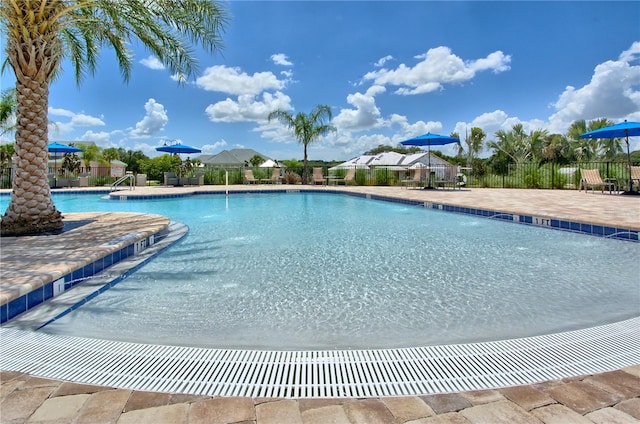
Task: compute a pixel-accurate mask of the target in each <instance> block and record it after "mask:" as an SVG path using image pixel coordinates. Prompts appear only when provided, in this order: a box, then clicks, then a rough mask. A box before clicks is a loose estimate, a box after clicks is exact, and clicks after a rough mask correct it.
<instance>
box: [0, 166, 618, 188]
mask: <svg viewBox="0 0 640 424" xmlns="http://www.w3.org/2000/svg"><path fill="white" fill-rule="evenodd" d="M581 168H584V169H598V170H599V171H600V175H601V176H602V178H603V179H610V180H614V181H616V182H617V183H618V185H619V186H620V187H624V186H626V184H627V182H628V181H629V167H628V164H627V163H626V162H580V163H573V164H569V165H560V164H554V163H547V164H543V165H539V164H536V163H521V164H510V165H509V166H508V167H507V168H506V169H504V170H502V171H501V172H496V171H495V170H491V169H489V168H484V169H467V168H461V169H460V173H461V174H463V175H464V179H465V185H466V186H467V187H487V188H490V187H493V188H527V189H578V188H579V186H580V169H581ZM109 169H110V168H109V167H104V169H102V168H98V169H91V172H89V173H78V174H68V173H65V174H60V173H58V174H59V175H56V179H57V180H63V181H64V182H65V183H68V186H70V187H77V186H80V185H83V186H84V185H88V186H89V187H99V186H109V185H111V184H112V183H113V182H114V181H116V179H117V178H118V177H112V176H111V175H110V172H109ZM244 171H245V168H243V167H233V168H198V169H197V170H196V172H198V173H204V184H205V185H224V184H226V183H227V182H228V183H229V184H243V183H244V182H245V179H244ZM346 172H347V170H346V169H340V170H335V171H330V170H328V169H323V173H324V175H326V176H329V175H331V176H335V177H344V175H345V174H346ZM253 173H254V177H255V178H256V179H262V180H266V179H269V177H271V173H272V170H271V169H269V168H253ZM12 175H13V174H12V169H11V168H0V188H4V189H6V188H11V178H12ZM301 175H302V168H287V169H286V170H284V171H283V175H282V176H283V179H282V181H283V183H285V184H298V183H300V181H301V178H300V177H301ZM409 176H410V171H409V170H400V169H394V168H392V167H391V168H375V169H357V170H356V178H355V183H356V184H357V185H368V186H399V185H401V184H402V180H404V179H407V178H409ZM52 178H53V177H52V176H50V179H52ZM310 178H311V169H309V179H310ZM81 181H82V184H81ZM146 181H147V185H162V184H163V181H162V178H161V177H159V178H154V177H153V176H147V178H146ZM58 186H60V184H58Z"/></svg>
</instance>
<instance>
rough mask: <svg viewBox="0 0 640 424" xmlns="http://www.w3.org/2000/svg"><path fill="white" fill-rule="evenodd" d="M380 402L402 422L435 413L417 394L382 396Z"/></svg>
mask: <svg viewBox="0 0 640 424" xmlns="http://www.w3.org/2000/svg"><path fill="white" fill-rule="evenodd" d="M382 402H384V404H385V405H386V407H387V408H388V409H389V411H391V413H392V414H393V416H394V417H396V419H397V420H398V421H399V422H402V423H403V422H405V421H411V420H416V419H418V418H425V417H430V416H432V415H435V412H433V409H431V407H430V406H428V405H427V404H426V403H424V401H423V400H422V399H420V398H419V397H417V396H411V397H390V398H382Z"/></svg>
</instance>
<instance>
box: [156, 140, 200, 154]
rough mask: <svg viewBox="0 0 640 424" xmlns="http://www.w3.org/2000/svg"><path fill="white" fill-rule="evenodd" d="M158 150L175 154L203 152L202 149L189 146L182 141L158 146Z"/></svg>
mask: <svg viewBox="0 0 640 424" xmlns="http://www.w3.org/2000/svg"><path fill="white" fill-rule="evenodd" d="M156 150H157V151H159V152H165V153H173V154H180V153H200V152H202V150H200V149H197V148H195V147H191V146H187V145H186V144H182V143H176V144H169V145H167V146H160V147H156Z"/></svg>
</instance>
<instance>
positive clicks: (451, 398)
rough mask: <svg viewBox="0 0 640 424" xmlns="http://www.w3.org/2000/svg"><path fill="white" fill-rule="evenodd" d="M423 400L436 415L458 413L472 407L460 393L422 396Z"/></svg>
mask: <svg viewBox="0 0 640 424" xmlns="http://www.w3.org/2000/svg"><path fill="white" fill-rule="evenodd" d="M422 400H424V401H425V403H426V404H427V405H429V406H430V407H431V409H433V411H434V412H435V413H436V414H444V413H447V412H457V411H460V410H462V409H465V408H469V407H470V406H472V405H471V402H469V401H468V400H467V399H466V398H465V397H464V396H462V395H460V394H458V393H447V394H441V395H433V396H422Z"/></svg>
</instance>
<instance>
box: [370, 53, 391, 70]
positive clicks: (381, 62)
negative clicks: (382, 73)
mask: <svg viewBox="0 0 640 424" xmlns="http://www.w3.org/2000/svg"><path fill="white" fill-rule="evenodd" d="M390 60H393V56H391V55H387V56H385V57H382V58H380V59H378V61H377V62H376V63H374V64H373V66H375V67H376V68H381V67H383V66H384V64H385V63H387V62H388V61H390Z"/></svg>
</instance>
